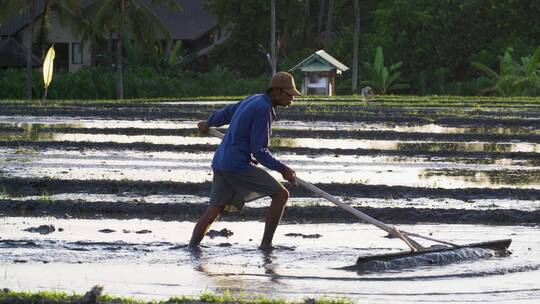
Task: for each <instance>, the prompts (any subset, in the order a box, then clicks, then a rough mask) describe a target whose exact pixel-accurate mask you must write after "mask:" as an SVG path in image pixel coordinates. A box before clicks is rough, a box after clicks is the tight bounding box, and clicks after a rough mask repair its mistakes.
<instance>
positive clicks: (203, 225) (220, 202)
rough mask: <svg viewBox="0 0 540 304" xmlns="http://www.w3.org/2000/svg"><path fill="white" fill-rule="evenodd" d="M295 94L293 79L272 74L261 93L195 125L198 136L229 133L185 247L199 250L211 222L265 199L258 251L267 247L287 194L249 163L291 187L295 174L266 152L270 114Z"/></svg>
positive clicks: (214, 163)
mask: <svg viewBox="0 0 540 304" xmlns="http://www.w3.org/2000/svg"><path fill="white" fill-rule="evenodd" d="M296 95H300V93H299V92H298V91H297V90H296V86H295V84H294V79H293V77H292V76H291V75H290V74H289V73H286V72H279V73H277V74H275V75H274V76H273V77H272V79H271V80H270V85H269V87H268V89H267V90H266V92H265V93H263V94H257V95H253V96H249V97H248V98H246V99H244V100H242V101H240V102H238V103H236V104H232V105H229V106H226V107H225V108H222V109H220V110H218V111H216V112H215V113H214V114H212V115H211V116H210V118H208V120H206V121H201V122H199V124H198V127H199V130H200V131H201V132H202V133H207V132H208V130H209V128H210V127H220V126H223V125H227V124H228V125H229V129H228V131H227V133H226V134H225V137H224V138H223V141H222V142H221V144H220V145H219V147H218V149H217V151H216V153H215V154H214V159H213V160H212V169H213V171H214V178H213V181H212V190H211V192H210V203H209V206H208V207H207V209H206V211H205V212H204V214H203V215H202V216H201V218H200V219H199V221H198V223H197V224H196V225H195V228H194V229H193V235H192V237H191V240H190V242H189V246H190V247H195V246H197V245H199V243H200V242H201V240H202V239H203V237H204V235H205V233H206V231H207V230H208V228H209V227H210V225H211V224H212V223H213V222H214V220H215V219H216V218H217V217H218V216H219V215H220V214H221V213H222V212H223V211H224V210H225V211H238V210H241V209H242V208H243V206H244V203H245V202H246V201H251V200H254V199H257V198H260V197H263V196H270V197H271V198H272V202H271V204H270V207H269V208H268V212H267V214H266V221H265V226H264V235H263V238H262V241H261V245H260V247H259V248H260V249H269V248H271V247H272V239H273V237H274V232H275V231H276V228H277V225H278V224H279V221H280V220H281V216H282V215H283V210H284V209H285V204H286V203H287V200H288V199H289V192H288V191H287V189H285V187H283V185H281V184H280V183H279V182H278V181H277V180H276V179H275V178H274V177H272V176H271V175H270V174H269V173H268V172H266V171H265V170H264V169H262V168H261V167H257V166H256V165H254V164H253V162H254V160H253V158H255V160H256V161H257V162H259V163H261V164H262V165H263V166H265V167H267V168H268V169H271V170H275V171H278V172H280V173H281V175H282V176H283V178H284V179H286V180H288V181H289V182H291V183H294V182H295V175H296V174H295V172H294V170H292V169H291V168H289V167H287V166H286V165H284V164H283V163H281V162H280V161H279V160H277V159H275V158H274V157H273V156H272V154H271V153H270V151H269V150H268V142H269V138H270V134H271V127H272V122H273V120H274V118H275V112H274V109H275V108H276V107H278V106H281V107H287V106H289V105H290V104H291V102H292V100H293V99H294V96H296Z"/></svg>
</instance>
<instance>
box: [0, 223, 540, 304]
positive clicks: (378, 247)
mask: <svg viewBox="0 0 540 304" xmlns="http://www.w3.org/2000/svg"><path fill="white" fill-rule="evenodd" d="M0 223H1V225H0V231H1V233H2V236H3V239H0V261H1V263H0V272H1V273H2V274H3V275H2V277H3V287H5V288H10V289H12V290H61V291H66V292H68V293H69V292H72V291H75V292H85V291H86V290H88V288H89V287H90V286H93V285H95V284H98V283H100V284H103V285H104V286H105V291H106V292H107V293H111V294H115V295H124V296H133V297H136V298H141V299H151V298H158V299H164V298H168V297H170V296H173V295H181V294H183V295H198V294H199V293H200V292H203V291H213V292H220V291H224V290H231V291H232V292H233V293H241V292H249V293H258V294H264V295H266V296H269V297H275V298H286V299H288V300H301V299H302V298H304V297H314V296H315V297H320V296H322V295H328V296H331V297H340V296H346V297H348V298H351V299H353V300H356V301H362V302H369V303H377V302H381V303H388V302H396V301H398V302H403V301H404V300H405V301H411V302H412V301H415V302H463V301H470V300H471V299H473V300H475V301H479V302H489V301H492V300H497V301H503V302H504V301H507V302H512V301H516V300H517V299H521V300H528V301H531V302H534V301H535V300H538V299H540V283H539V282H538V280H537V279H536V278H537V277H538V275H540V263H538V260H539V256H540V242H539V241H538V240H539V239H540V238H539V237H540V230H539V229H538V227H523V226H483V225H414V226H400V228H401V229H403V230H406V231H411V232H415V233H419V234H423V235H428V234H430V233H431V234H433V237H436V238H439V239H443V240H451V241H454V242H456V243H460V244H466V243H472V242H479V241H485V240H495V239H503V238H512V239H513V242H512V245H511V246H510V249H511V250H512V252H513V253H512V255H511V256H509V257H501V258H488V259H479V260H467V261H462V262H459V263H452V264H448V265H438V266H423V267H415V268H410V269H406V270H398V271H387V272H364V273H357V272H354V271H344V270H339V269H336V268H339V267H342V266H348V265H351V264H354V263H355V261H356V258H357V257H358V256H360V255H366V254H376V253H386V252H394V251H400V250H405V245H403V244H401V242H400V241H399V240H395V239H388V238H385V237H384V235H385V234H386V233H384V232H382V231H380V230H378V229H376V228H374V227H372V226H368V225H365V224H359V223H354V224H305V225H299V224H294V225H280V226H279V227H278V231H277V232H276V237H275V242H274V243H275V244H276V245H279V246H278V247H277V249H276V250H274V251H272V252H270V253H263V252H260V251H259V250H257V249H256V248H257V245H258V242H259V240H260V236H261V235H262V230H263V226H264V224H263V223H262V222H249V221H248V222H241V223H238V222H217V223H215V224H214V225H213V226H212V228H213V229H216V230H221V229H228V230H230V231H232V232H233V234H232V235H230V236H229V237H228V238H224V237H216V238H214V239H211V238H205V239H204V240H203V243H202V244H203V246H204V247H202V248H201V249H200V250H196V251H189V250H186V249H185V248H184V246H185V245H186V243H187V240H188V238H189V235H190V233H191V229H192V228H193V223H191V222H160V221H147V220H65V219H52V218H4V219H2V220H1V222H0ZM51 223H54V225H55V226H56V228H63V229H64V231H62V232H59V231H55V232H53V233H50V234H48V235H39V234H35V233H30V232H26V231H24V230H23V229H24V228H28V227H31V226H39V225H48V224H51ZM105 228H107V229H111V230H115V232H112V233H108V234H104V233H99V232H98V230H99V229H105ZM141 229H149V230H151V231H152V232H151V233H147V234H137V233H135V231H138V230H141ZM126 231H127V232H126ZM288 233H296V234H302V235H312V234H319V235H320V237H318V238H301V237H300V238H299V237H290V236H286V234H288ZM32 244H34V245H32ZM223 244H230V246H224V245H223ZM15 260H17V261H19V262H20V263H15V262H14V261H15ZM22 261H24V262H22ZM36 273H47V276H46V277H43V276H36V275H35V274H36ZM441 282H444V284H441ZM359 285H361V286H362V288H361V289H359V288H358V286H359ZM283 286H286V287H287V288H283Z"/></svg>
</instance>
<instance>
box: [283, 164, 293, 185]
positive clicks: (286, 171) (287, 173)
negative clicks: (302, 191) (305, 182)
mask: <svg viewBox="0 0 540 304" xmlns="http://www.w3.org/2000/svg"><path fill="white" fill-rule="evenodd" d="M280 173H281V175H282V176H283V178H284V179H285V180H287V181H289V182H290V183H293V184H295V183H296V172H295V171H294V170H293V169H291V168H289V167H287V166H285V165H283V169H281V172H280Z"/></svg>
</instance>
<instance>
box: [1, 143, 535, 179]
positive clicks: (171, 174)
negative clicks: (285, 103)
mask: <svg viewBox="0 0 540 304" xmlns="http://www.w3.org/2000/svg"><path fill="white" fill-rule="evenodd" d="M200 139H201V140H206V139H205V138H200ZM212 140H213V139H212ZM277 156H278V157H279V158H280V159H281V160H283V161H284V162H285V163H288V164H294V165H291V166H293V167H294V168H295V169H296V170H297V173H298V176H301V177H302V178H304V179H305V180H307V181H309V182H312V183H315V182H320V183H360V184H370V185H381V184H384V185H389V186H413V187H437V188H448V189H455V188H467V187H486V188H503V187H511V188H531V189H540V173H539V171H540V167H538V166H524V165H517V164H514V163H513V162H512V161H508V162H505V161H500V162H499V164H497V163H495V164H464V163H455V162H444V161H437V162H432V161H428V160H426V159H422V158H394V157H368V156H340V157H335V156H324V155H321V156H304V155H290V154H283V155H277ZM211 159H212V153H171V152H158V153H144V152H133V151H131V152H128V151H114V150H111V151H106V150H101V151H85V152H79V151H69V152H66V151H60V150H46V151H40V150H17V149H0V170H1V172H2V173H3V174H4V175H6V176H17V177H50V178H63V179H82V180H92V179H110V180H124V179H128V180H150V181H175V182H205V181H210V180H211V178H212V174H211V168H210V163H211ZM272 174H274V175H275V177H276V178H280V175H279V174H278V173H276V172H272Z"/></svg>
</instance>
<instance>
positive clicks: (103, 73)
mask: <svg viewBox="0 0 540 304" xmlns="http://www.w3.org/2000/svg"><path fill="white" fill-rule="evenodd" d="M24 77H25V72H24V71H22V70H13V69H11V70H9V69H8V70H0V99H4V98H12V99H13V98H14V99H21V98H23V97H24V96H23V92H24V90H23V88H24ZM34 77H39V74H38V72H37V71H35V72H34ZM267 78H268V77H267V76H265V77H259V78H249V79H244V78H240V77H239V76H238V74H237V73H235V72H232V71H231V70H229V69H226V68H220V67H217V68H215V69H214V70H212V71H210V72H207V73H192V72H182V73H179V74H174V75H169V74H163V73H161V72H160V71H158V70H156V69H154V68H151V67H141V68H139V67H133V68H128V69H127V71H126V73H125V75H124V91H125V93H124V97H125V98H126V99H132V98H167V97H169V98H174V97H176V98H178V97H196V96H210V95H228V96H238V95H246V94H254V93H259V92H261V91H264V90H265V89H266V86H267V83H268V79H267ZM115 83H116V79H115V75H114V72H112V71H109V70H107V69H105V68H102V67H87V68H84V69H81V70H80V71H78V72H76V73H67V72H60V73H56V74H55V79H54V81H53V82H52V84H51V86H50V87H49V92H48V99H49V100H50V99H113V98H115V96H116V90H115ZM33 92H34V95H37V96H41V95H42V94H43V92H44V88H43V86H42V85H41V84H38V83H34V86H33ZM51 103H52V101H48V103H47V105H49V104H51ZM36 104H41V103H40V102H37V101H36Z"/></svg>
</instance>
